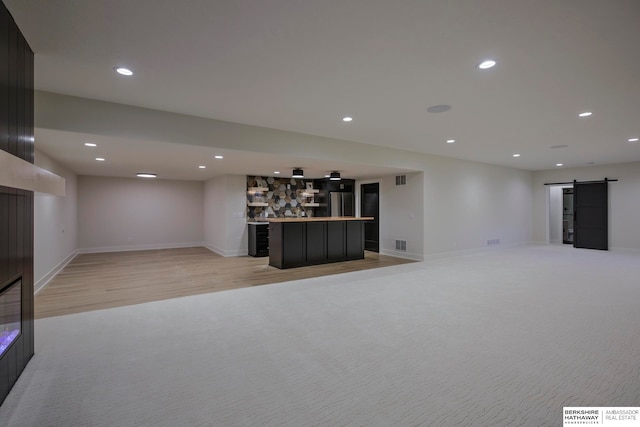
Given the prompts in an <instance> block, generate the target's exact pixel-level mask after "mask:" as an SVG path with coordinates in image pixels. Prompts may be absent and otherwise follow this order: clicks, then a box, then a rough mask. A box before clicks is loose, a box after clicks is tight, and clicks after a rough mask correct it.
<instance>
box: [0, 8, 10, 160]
mask: <svg viewBox="0 0 640 427" xmlns="http://www.w3.org/2000/svg"><path fill="white" fill-rule="evenodd" d="M7 58H9V12H7V9H6V8H5V7H4V6H0V59H1V61H0V150H4V151H9V129H8V128H7V126H8V124H9V122H8V120H7V118H8V114H9V63H8V61H7Z"/></svg>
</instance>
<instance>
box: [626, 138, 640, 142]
mask: <svg viewBox="0 0 640 427" xmlns="http://www.w3.org/2000/svg"><path fill="white" fill-rule="evenodd" d="M628 141H629V142H638V138H629V139H628Z"/></svg>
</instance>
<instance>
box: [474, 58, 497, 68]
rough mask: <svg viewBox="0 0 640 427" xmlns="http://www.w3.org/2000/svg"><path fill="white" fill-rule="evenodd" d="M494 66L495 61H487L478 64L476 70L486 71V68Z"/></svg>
mask: <svg viewBox="0 0 640 427" xmlns="http://www.w3.org/2000/svg"><path fill="white" fill-rule="evenodd" d="M495 65H496V61H494V60H493V59H487V60H484V61H482V62H481V63H480V64H478V68H480V69H481V70H486V69H487V68H491V67H494V66H495Z"/></svg>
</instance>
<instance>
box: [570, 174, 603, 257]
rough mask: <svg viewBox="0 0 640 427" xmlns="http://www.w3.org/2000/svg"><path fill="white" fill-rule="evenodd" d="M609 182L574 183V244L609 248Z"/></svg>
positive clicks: (576, 245)
mask: <svg viewBox="0 0 640 427" xmlns="http://www.w3.org/2000/svg"><path fill="white" fill-rule="evenodd" d="M608 205H609V203H608V184H607V181H603V182H596V183H585V184H580V183H575V184H574V185H573V221H574V226H573V231H574V239H573V246H574V247H576V248H584V249H600V250H605V251H606V250H608V249H609V220H608Z"/></svg>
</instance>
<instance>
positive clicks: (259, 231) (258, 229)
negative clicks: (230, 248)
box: [248, 222, 269, 257]
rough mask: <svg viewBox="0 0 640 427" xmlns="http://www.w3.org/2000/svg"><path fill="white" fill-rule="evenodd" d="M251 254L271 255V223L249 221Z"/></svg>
mask: <svg viewBox="0 0 640 427" xmlns="http://www.w3.org/2000/svg"><path fill="white" fill-rule="evenodd" d="M248 224H249V256H253V257H263V256H269V223H268V222H249V223H248Z"/></svg>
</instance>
